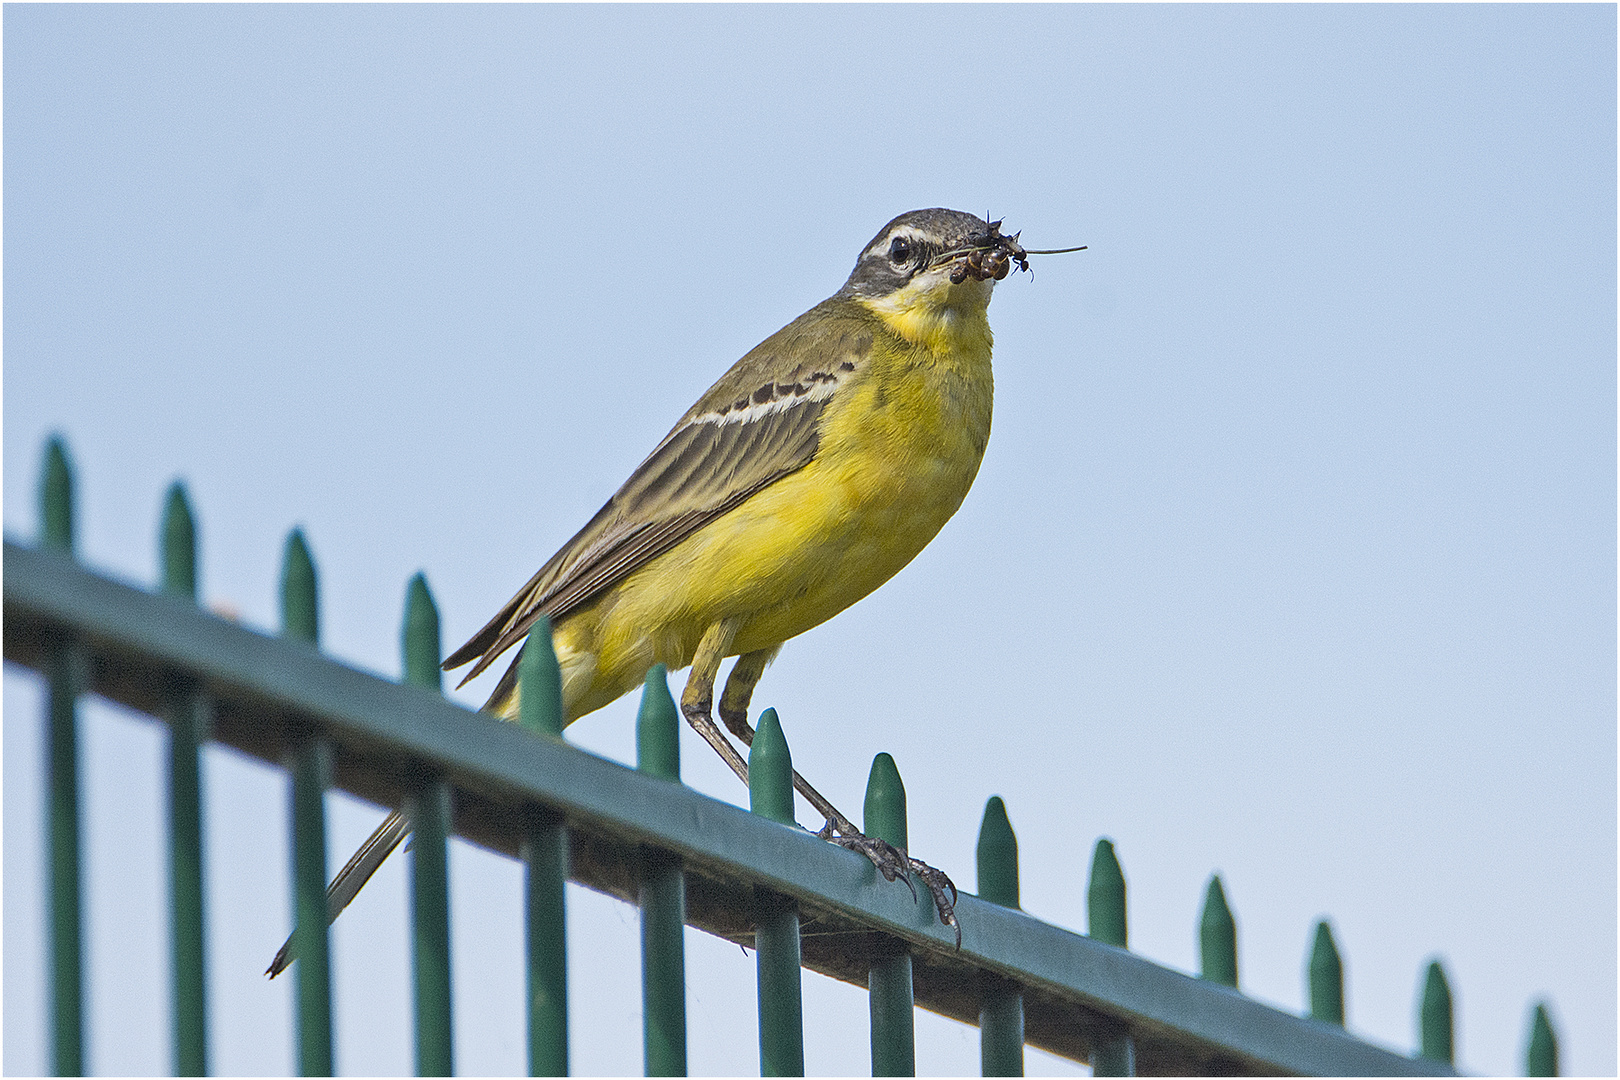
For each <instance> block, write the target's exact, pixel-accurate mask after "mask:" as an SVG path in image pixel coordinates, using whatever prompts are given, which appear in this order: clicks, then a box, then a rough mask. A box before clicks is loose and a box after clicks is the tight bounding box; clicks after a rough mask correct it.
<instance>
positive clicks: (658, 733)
mask: <svg viewBox="0 0 1620 1080" xmlns="http://www.w3.org/2000/svg"><path fill="white" fill-rule="evenodd" d="M636 768H638V769H640V770H641V771H642V772H644V773H649V774H651V775H653V776H662V777H663V778H664V779H666V780H679V779H680V778H681V726H680V721H679V718H678V717H677V715H676V712H675V699H674V697H672V696H671V695H670V692H669V673H668V671H667V670H666V669H665V667H664V665H663V664H654V665H653V666H652V667H650V668H648V669H647V680H646V683H645V684H644V685H643V687H642V690H641V708H640V709H639V710H637V712H636Z"/></svg>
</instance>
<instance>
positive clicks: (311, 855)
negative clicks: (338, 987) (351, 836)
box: [287, 738, 332, 1076]
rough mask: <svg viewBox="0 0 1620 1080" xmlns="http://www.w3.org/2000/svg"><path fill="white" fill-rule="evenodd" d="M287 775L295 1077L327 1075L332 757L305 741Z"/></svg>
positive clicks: (321, 743)
mask: <svg viewBox="0 0 1620 1080" xmlns="http://www.w3.org/2000/svg"><path fill="white" fill-rule="evenodd" d="M287 771H288V772H290V773H291V774H292V789H293V791H292V835H293V867H292V871H293V872H292V880H293V920H294V929H293V941H294V942H295V945H294V948H293V952H294V955H296V956H297V959H296V960H295V961H293V963H294V965H295V967H296V971H295V972H294V974H295V975H296V976H297V992H296V997H295V1000H296V1002H297V1011H296V1016H297V1022H296V1026H297V1041H298V1072H299V1075H301V1076H331V1075H332V977H331V970H332V969H331V954H330V951H329V942H328V935H327V928H326V786H327V784H328V783H329V782H330V779H331V775H332V751H331V747H330V746H329V745H328V744H327V742H326V740H324V739H321V738H307V739H305V740H304V742H303V744H302V745H300V746H299V747H298V748H297V749H295V750H294V751H293V753H292V755H291V760H289V761H288V763H287Z"/></svg>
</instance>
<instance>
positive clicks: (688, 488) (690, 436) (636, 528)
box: [444, 304, 871, 701]
mask: <svg viewBox="0 0 1620 1080" xmlns="http://www.w3.org/2000/svg"><path fill="white" fill-rule="evenodd" d="M828 307H829V305H827V304H823V305H821V306H820V307H818V308H815V309H812V310H811V311H810V312H807V313H806V314H805V315H803V316H801V317H800V318H799V319H798V320H796V321H795V322H793V323H792V324H790V325H789V326H787V327H785V328H784V329H782V330H781V331H779V332H778V333H777V334H775V335H773V336H772V337H771V338H769V339H767V340H766V341H765V342H763V343H762V344H761V345H759V346H758V347H757V348H755V349H754V350H753V351H752V352H750V353H749V354H748V355H747V356H745V357H743V358H742V359H741V360H739V361H738V362H737V364H736V365H734V366H733V368H732V369H731V370H730V371H728V372H727V373H726V374H725V375H724V376H723V377H722V378H721V379H720V381H719V382H717V383H715V385H714V386H713V387H711V388H710V389H709V391H708V393H706V394H704V396H703V397H702V398H701V399H699V401H698V403H697V404H696V405H694V406H693V407H692V409H691V410H689V411H688V413H687V415H686V416H685V417H683V418H682V420H681V422H680V423H679V424H677V425H676V427H675V429H674V430H673V431H671V432H670V433H669V434H668V435H667V436H666V437H665V438H664V440H663V441H662V442H661V443H659V445H658V447H657V449H655V450H654V451H653V452H652V454H651V455H649V456H648V458H647V460H645V461H643V462H642V463H641V465H640V466H638V467H637V468H636V470H635V472H634V473H632V474H631V476H630V478H629V479H628V480H626V481H625V483H624V485H623V486H622V487H620V488H619V490H618V492H617V493H615V494H614V496H613V497H612V498H611V499H609V500H608V502H607V504H606V505H605V506H603V507H602V509H601V510H599V511H598V512H597V513H596V516H594V517H593V518H591V520H590V521H589V522H588V523H587V524H586V525H585V527H584V528H583V529H581V530H580V531H579V532H578V533H577V534H576V535H575V536H574V538H573V539H571V540H570V541H569V542H568V543H566V544H564V545H563V547H562V549H561V550H560V551H558V552H557V553H556V554H555V555H553V556H552V557H551V559H550V560H548V561H547V562H546V564H545V565H544V566H542V567H541V568H540V570H539V572H537V573H536V574H535V575H534V577H533V578H531V579H530V580H529V582H528V584H527V585H525V586H524V587H523V589H522V590H520V591H519V592H518V594H517V595H516V596H514V597H513V598H512V599H511V600H510V601H509V602H508V603H507V604H506V606H505V607H503V608H502V609H501V610H500V612H498V613H497V614H496V616H495V617H494V618H493V619H491V620H490V621H489V623H488V624H487V625H486V626H485V627H484V628H483V629H482V630H480V631H479V632H478V633H477V634H475V635H474V636H473V638H472V639H471V640H470V641H468V642H467V644H465V645H463V646H462V647H461V648H460V649H457V650H456V651H455V652H454V653H453V654H451V656H450V657H449V658H448V659H447V660H445V662H444V666H445V668H446V669H451V668H456V667H460V666H461V665H463V664H466V663H468V662H471V661H475V660H476V663H474V664H473V667H472V668H471V670H470V671H469V672H468V673H467V675H466V677H465V678H464V679H463V680H462V682H463V683H465V682H466V681H467V680H469V679H472V678H474V677H475V676H477V675H479V674H480V673H482V672H483V671H484V670H485V669H486V668H488V667H489V665H490V664H492V663H493V662H494V661H495V659H496V658H497V657H499V656H500V655H501V654H502V653H504V652H505V651H506V650H507V649H509V648H511V646H512V645H514V644H516V643H517V642H518V641H520V640H522V638H523V637H524V636H525V635H527V634H528V632H529V630H530V629H531V628H532V627H533V626H534V623H535V622H536V620H538V619H539V618H540V616H541V615H548V616H550V617H551V618H552V619H553V620H556V619H560V618H562V617H563V616H565V615H567V614H568V613H569V612H570V611H573V610H575V609H577V608H579V607H581V606H582V605H584V604H587V603H589V602H590V601H591V600H592V599H593V598H595V597H596V596H598V595H600V594H601V593H602V592H603V591H604V590H606V589H608V588H611V587H612V586H613V585H615V584H617V583H618V582H620V581H622V580H623V579H624V578H626V577H628V576H629V575H630V574H632V573H634V572H635V571H636V570H638V569H640V568H641V567H643V566H645V565H646V564H647V563H649V562H651V561H652V560H653V559H655V558H657V557H658V556H659V555H661V554H663V553H664V552H666V551H668V550H670V549H671V548H673V547H674V546H675V545H676V544H678V543H680V542H681V541H682V540H683V539H685V538H686V537H688V536H690V535H691V534H692V533H694V532H696V531H697V530H698V529H701V528H702V527H703V526H704V525H706V524H708V523H709V522H711V521H713V520H715V519H716V518H718V517H720V516H721V515H723V514H725V513H726V512H728V511H729V510H731V509H733V508H734V507H736V506H738V505H740V504H741V503H742V502H743V501H745V500H746V499H747V498H748V497H749V496H751V495H753V494H754V493H756V492H758V491H759V490H761V489H762V488H765V487H767V486H769V485H770V484H772V483H775V482H776V481H777V480H780V479H781V478H782V477H784V476H787V475H788V474H790V473H792V472H795V471H797V470H798V469H801V468H803V467H804V466H805V465H807V464H809V462H810V461H811V460H812V459H814V457H815V455H816V451H817V448H818V446H819V429H820V423H821V418H822V415H823V413H824V411H825V409H826V408H827V405H828V404H829V403H830V402H831V401H832V399H833V397H834V395H835V394H836V393H837V391H838V389H839V387H840V386H841V385H844V384H846V383H847V382H848V380H849V379H850V378H852V377H854V376H855V375H856V374H857V373H858V372H859V370H860V368H861V367H862V362H863V361H864V360H865V358H866V354H867V353H868V352H869V351H870V348H871V336H870V334H862V333H859V329H860V326H859V324H858V323H852V322H851V320H849V319H848V318H847V317H840V313H839V312H837V311H836V310H827V309H828ZM790 380H791V381H790ZM509 674H510V673H509ZM507 681H508V680H505V679H503V680H502V682H503V687H502V688H500V689H497V691H496V694H495V696H494V697H493V698H492V699H491V700H492V701H496V700H499V699H501V698H503V697H504V694H503V690H504V689H505V687H504V684H505V683H506V682H507Z"/></svg>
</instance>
